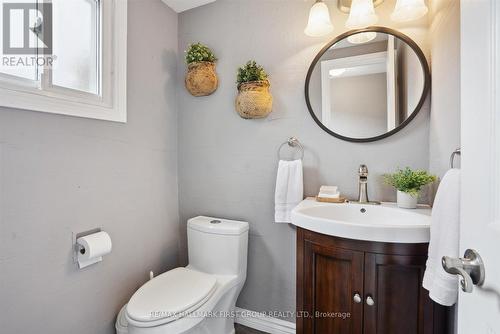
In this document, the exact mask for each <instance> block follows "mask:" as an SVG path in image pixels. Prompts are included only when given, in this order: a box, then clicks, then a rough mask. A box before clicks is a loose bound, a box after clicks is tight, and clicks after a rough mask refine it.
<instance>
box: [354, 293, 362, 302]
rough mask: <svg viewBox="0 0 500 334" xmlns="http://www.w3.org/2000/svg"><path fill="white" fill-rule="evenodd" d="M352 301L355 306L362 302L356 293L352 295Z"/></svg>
mask: <svg viewBox="0 0 500 334" xmlns="http://www.w3.org/2000/svg"><path fill="white" fill-rule="evenodd" d="M352 299H353V300H354V302H355V303H356V304H359V303H361V301H362V299H361V296H360V295H359V293H356V294H355V295H354V297H352Z"/></svg>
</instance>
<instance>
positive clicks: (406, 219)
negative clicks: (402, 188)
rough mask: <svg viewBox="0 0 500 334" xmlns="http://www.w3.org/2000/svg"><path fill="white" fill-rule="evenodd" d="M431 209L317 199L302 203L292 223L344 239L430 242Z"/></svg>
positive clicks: (295, 211) (294, 212) (293, 216)
mask: <svg viewBox="0 0 500 334" xmlns="http://www.w3.org/2000/svg"><path fill="white" fill-rule="evenodd" d="M430 215H431V209H430V208H429V207H428V206H419V207H418V208H417V209H413V210H408V209H400V208H398V207H397V206H396V204H393V203H382V204H381V205H365V204H357V203H342V204H333V203H320V202H317V201H316V200H315V199H314V198H308V199H305V200H304V201H302V202H301V203H300V204H299V205H298V206H297V207H296V208H295V209H294V210H293V212H292V224H294V225H296V226H299V227H301V228H304V229H307V230H310V231H314V232H318V233H322V234H326V235H332V236H336V237H341V238H348V239H355V240H367V241H379V242H394V243H426V242H429V235H430V234H429V232H430V223H431V217H430Z"/></svg>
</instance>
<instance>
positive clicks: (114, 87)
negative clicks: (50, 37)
mask: <svg viewBox="0 0 500 334" xmlns="http://www.w3.org/2000/svg"><path fill="white" fill-rule="evenodd" d="M101 2H102V7H101V39H102V41H101V66H100V73H101V75H100V87H101V89H100V90H101V94H100V96H97V95H94V94H90V93H86V92H80V91H77V90H73V89H67V88H64V87H57V86H53V85H49V84H48V83H49V82H50V81H49V80H48V76H50V74H51V72H50V71H48V72H45V71H44V74H43V75H42V77H41V80H40V84H39V85H37V87H35V86H34V85H33V83H31V84H29V83H27V81H30V80H25V79H22V78H15V77H13V76H10V77H11V78H12V79H11V80H10V79H7V78H8V77H9V76H7V75H2V76H1V77H0V106H3V107H9V108H16V109H26V110H33V111H41V112H47V113H52V114H61V115H69V116H77V117H85V118H93V119H100V120H107V121H114V122H121V123H126V122H127V0H101ZM23 82H24V84H23Z"/></svg>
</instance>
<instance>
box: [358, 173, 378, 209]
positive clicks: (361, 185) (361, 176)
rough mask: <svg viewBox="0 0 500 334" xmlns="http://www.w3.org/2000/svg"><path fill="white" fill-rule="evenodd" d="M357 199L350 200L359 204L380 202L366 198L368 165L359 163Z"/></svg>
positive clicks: (376, 203)
mask: <svg viewBox="0 0 500 334" xmlns="http://www.w3.org/2000/svg"><path fill="white" fill-rule="evenodd" d="M358 189H359V194H358V200H357V201H351V202H354V203H360V204H373V205H378V204H380V202H374V201H370V200H369V199H368V167H367V166H366V165H360V166H359V169H358Z"/></svg>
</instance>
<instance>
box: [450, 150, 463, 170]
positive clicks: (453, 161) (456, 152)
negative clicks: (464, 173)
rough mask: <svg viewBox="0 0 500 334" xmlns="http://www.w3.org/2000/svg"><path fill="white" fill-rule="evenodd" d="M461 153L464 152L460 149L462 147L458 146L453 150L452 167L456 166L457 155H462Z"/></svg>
mask: <svg viewBox="0 0 500 334" xmlns="http://www.w3.org/2000/svg"><path fill="white" fill-rule="evenodd" d="M461 154H462V150H461V149H460V147H459V148H457V149H456V150H455V151H453V153H452V154H451V156H450V168H455V156H457V155H461Z"/></svg>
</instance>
